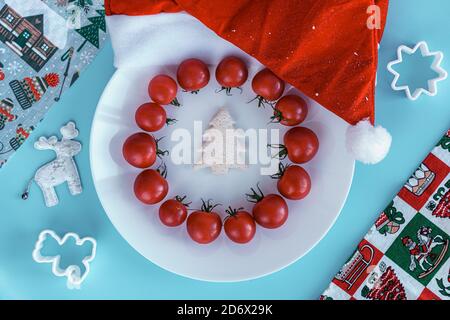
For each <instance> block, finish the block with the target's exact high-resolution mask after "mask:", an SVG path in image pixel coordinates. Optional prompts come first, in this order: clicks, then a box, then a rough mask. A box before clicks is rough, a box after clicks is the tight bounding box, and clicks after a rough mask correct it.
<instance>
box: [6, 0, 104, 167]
mask: <svg viewBox="0 0 450 320" xmlns="http://www.w3.org/2000/svg"><path fill="white" fill-rule="evenodd" d="M106 37H107V34H106V23H105V9H104V6H103V1H102V0H0V168H1V167H2V166H3V165H4V164H5V163H6V161H7V160H8V158H9V157H10V156H11V155H12V154H13V153H14V152H15V151H16V150H17V149H18V148H19V147H20V146H21V145H22V144H23V142H24V141H25V140H26V139H27V138H28V137H29V135H30V134H31V132H32V131H33V130H34V128H35V127H36V125H37V124H38V122H39V121H41V120H42V118H43V117H44V115H45V113H46V112H47V110H48V109H49V108H50V107H51V106H52V105H53V104H54V103H55V102H57V101H59V100H60V98H61V95H62V93H63V92H64V91H65V90H66V89H68V88H69V87H71V86H72V85H73V84H74V83H75V81H76V80H77V79H78V77H79V75H80V72H81V71H82V70H83V69H84V68H85V67H86V66H87V65H89V64H90V63H91V62H92V60H93V59H94V57H95V56H96V54H97V53H98V51H99V49H100V48H101V47H102V45H103V43H104V41H105V40H106Z"/></svg>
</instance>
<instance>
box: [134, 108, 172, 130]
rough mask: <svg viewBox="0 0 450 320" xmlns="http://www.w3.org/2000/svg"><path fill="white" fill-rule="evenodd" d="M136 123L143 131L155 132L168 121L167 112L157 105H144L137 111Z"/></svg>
mask: <svg viewBox="0 0 450 320" xmlns="http://www.w3.org/2000/svg"><path fill="white" fill-rule="evenodd" d="M135 119H136V123H137V125H138V126H139V128H141V129H142V130H145V131H149V132H154V131H158V130H160V129H161V128H162V127H164V125H165V124H166V121H167V114H166V110H164V108H163V107H161V106H160V105H159V104H156V103H153V102H151V103H144V104H143V105H141V106H140V107H139V108H138V109H137V110H136V115H135Z"/></svg>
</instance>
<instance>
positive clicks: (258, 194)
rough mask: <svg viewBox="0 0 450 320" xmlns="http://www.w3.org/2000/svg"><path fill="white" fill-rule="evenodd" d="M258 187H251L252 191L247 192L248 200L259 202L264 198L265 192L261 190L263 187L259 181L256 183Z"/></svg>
mask: <svg viewBox="0 0 450 320" xmlns="http://www.w3.org/2000/svg"><path fill="white" fill-rule="evenodd" d="M256 189H257V191H256V190H255V189H254V188H250V190H251V191H252V193H246V194H245V196H246V197H247V201H248V202H253V203H258V202H260V201H261V200H262V199H264V193H263V192H262V191H261V188H260V187H259V182H258V183H257V184H256Z"/></svg>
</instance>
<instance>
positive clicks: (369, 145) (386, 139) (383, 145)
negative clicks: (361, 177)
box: [346, 120, 392, 164]
mask: <svg viewBox="0 0 450 320" xmlns="http://www.w3.org/2000/svg"><path fill="white" fill-rule="evenodd" d="M346 143H347V149H348V151H349V152H350V153H351V154H352V155H353V156H354V157H355V159H356V160H358V161H361V162H362V163H365V164H376V163H378V162H380V161H381V160H383V159H384V158H385V157H386V155H387V154H388V152H389V149H390V148H391V143H392V137H391V135H390V134H389V132H388V131H387V130H386V129H385V128H383V127H381V126H377V127H374V126H372V124H371V123H370V121H369V120H362V121H360V122H358V124H356V125H355V126H350V127H349V128H348V129H347V141H346Z"/></svg>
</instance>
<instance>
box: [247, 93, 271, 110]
mask: <svg viewBox="0 0 450 320" xmlns="http://www.w3.org/2000/svg"><path fill="white" fill-rule="evenodd" d="M255 100H258V108H261V107H263V108H265V107H266V104H268V105H269V106H271V107H272V108H273V103H272V102H271V101H269V100H266V99H264V98H263V97H261V96H260V95H257V96H256V97H255V98H253V99H252V100H250V101H249V102H247V103H252V102H253V101H255Z"/></svg>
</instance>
